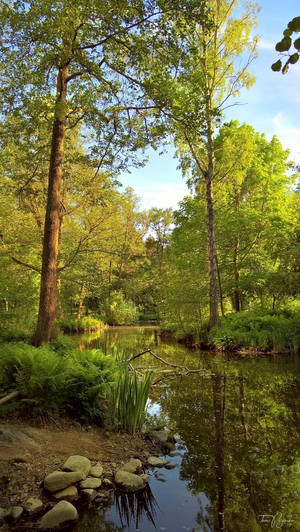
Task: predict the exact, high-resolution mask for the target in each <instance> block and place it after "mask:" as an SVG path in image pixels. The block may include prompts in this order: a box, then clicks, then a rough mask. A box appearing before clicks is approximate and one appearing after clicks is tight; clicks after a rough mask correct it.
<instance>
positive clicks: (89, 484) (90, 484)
mask: <svg viewBox="0 0 300 532" xmlns="http://www.w3.org/2000/svg"><path fill="white" fill-rule="evenodd" d="M101 484H102V480H101V479H100V478H92V477H88V478H86V479H85V480H82V481H81V482H80V487H81V489H88V490H89V489H91V490H95V489H97V488H100V486H101Z"/></svg>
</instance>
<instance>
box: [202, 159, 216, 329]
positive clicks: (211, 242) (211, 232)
mask: <svg viewBox="0 0 300 532" xmlns="http://www.w3.org/2000/svg"><path fill="white" fill-rule="evenodd" d="M210 155H211V154H209V157H210ZM210 158H211V157H210ZM212 177H213V164H212V161H210V162H209V168H208V172H207V175H206V180H205V181H206V209H207V247H208V271H209V325H210V327H215V326H218V325H219V313H218V282H217V268H216V244H215V228H214V206H213V184H212Z"/></svg>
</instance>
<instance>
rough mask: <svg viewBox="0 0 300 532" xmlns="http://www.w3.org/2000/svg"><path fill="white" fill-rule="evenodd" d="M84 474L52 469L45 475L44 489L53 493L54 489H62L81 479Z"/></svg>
mask: <svg viewBox="0 0 300 532" xmlns="http://www.w3.org/2000/svg"><path fill="white" fill-rule="evenodd" d="M84 476H85V475H83V474H82V473H80V472H79V471H74V472H72V473H65V472H64V471H54V472H53V473H50V475H47V477H46V478H45V480H44V486H45V488H46V490H48V491H50V492H51V493H54V492H56V491H60V490H63V489H65V488H67V487H68V486H71V485H72V484H75V483H76V482H78V481H79V480H82V479H83V478H84Z"/></svg>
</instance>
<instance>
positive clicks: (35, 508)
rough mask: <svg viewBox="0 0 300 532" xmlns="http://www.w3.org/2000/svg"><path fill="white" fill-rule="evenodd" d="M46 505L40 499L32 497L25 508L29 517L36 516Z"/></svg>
mask: <svg viewBox="0 0 300 532" xmlns="http://www.w3.org/2000/svg"><path fill="white" fill-rule="evenodd" d="M43 506H44V504H43V503H42V501H41V500H40V499H36V498H34V497H30V499H27V501H26V502H25V504H24V508H25V510H26V512H28V513H29V515H34V514H37V513H38V512H40V511H41V510H42V509H43Z"/></svg>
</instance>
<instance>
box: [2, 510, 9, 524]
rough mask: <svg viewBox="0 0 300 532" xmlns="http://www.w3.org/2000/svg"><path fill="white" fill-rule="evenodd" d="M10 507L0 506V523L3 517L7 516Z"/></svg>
mask: <svg viewBox="0 0 300 532" xmlns="http://www.w3.org/2000/svg"><path fill="white" fill-rule="evenodd" d="M10 511H11V510H10V508H0V525H1V524H2V523H3V521H4V519H6V517H8V516H9V514H10Z"/></svg>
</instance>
